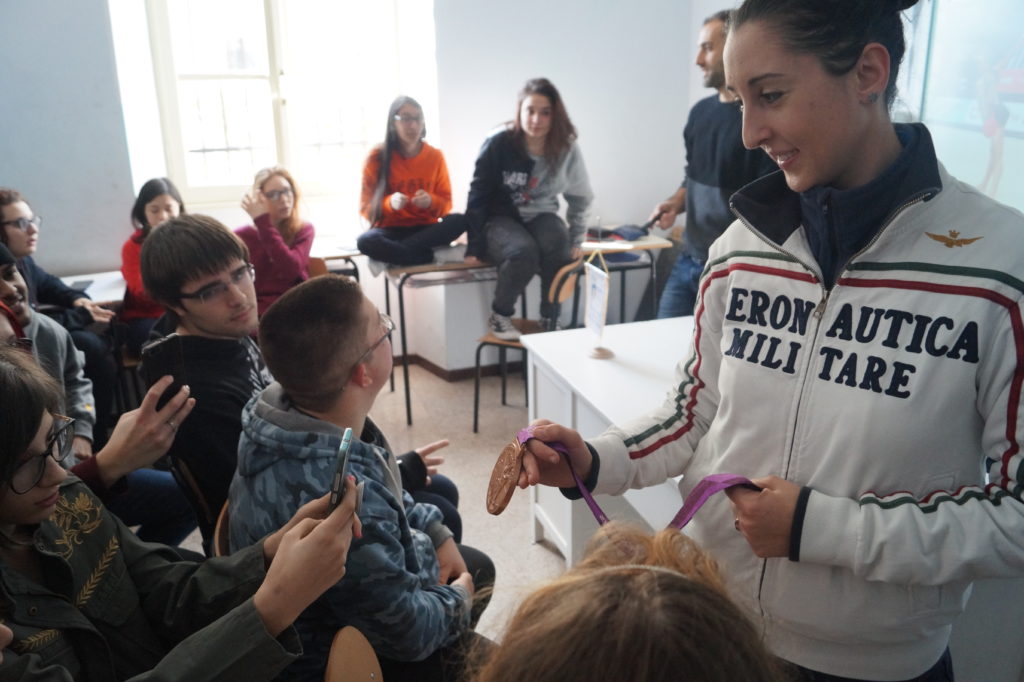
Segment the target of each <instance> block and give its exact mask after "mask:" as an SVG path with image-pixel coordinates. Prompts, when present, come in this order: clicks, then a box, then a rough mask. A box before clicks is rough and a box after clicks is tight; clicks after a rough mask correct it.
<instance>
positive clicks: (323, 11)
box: [147, 0, 437, 229]
mask: <svg viewBox="0 0 1024 682" xmlns="http://www.w3.org/2000/svg"><path fill="white" fill-rule="evenodd" d="M147 13H148V19H149V29H150V42H151V45H152V48H153V57H154V70H155V72H156V85H157V93H158V97H159V102H160V119H161V126H162V129H163V140H164V148H165V155H166V162H167V171H168V175H169V176H170V177H171V179H172V180H174V182H175V183H176V184H178V186H179V188H180V189H181V190H182V192H183V193H184V194H185V195H186V198H187V199H188V200H189V202H190V206H191V205H192V204H198V205H202V204H216V203H220V202H224V203H227V202H232V203H234V202H237V201H238V198H239V196H240V194H241V192H242V191H244V190H245V189H246V188H247V187H248V186H249V185H250V184H251V182H252V178H253V175H254V173H255V172H256V171H257V170H259V169H260V168H263V167H266V166H270V165H274V164H280V165H283V166H285V167H287V168H288V169H289V170H290V171H291V172H292V175H293V176H295V178H296V181H297V182H298V183H299V185H300V186H301V187H302V190H303V192H304V194H305V195H306V197H307V199H313V200H316V199H315V198H316V197H319V198H320V199H321V200H323V201H324V202H329V203H330V204H331V206H332V212H334V211H337V212H340V213H342V214H344V215H342V216H339V219H340V220H343V221H347V222H349V223H354V222H355V221H356V215H357V211H358V195H359V189H360V183H361V177H362V165H363V162H364V160H365V159H366V155H367V154H368V153H369V150H370V149H371V148H372V147H373V145H375V144H378V143H380V142H381V141H382V140H383V138H384V132H385V125H386V118H387V116H386V114H387V108H388V105H389V104H390V102H391V100H392V99H394V97H395V96H397V95H399V94H406V95H410V96H412V97H414V98H416V99H418V100H419V101H420V103H421V104H422V105H423V108H424V114H425V116H426V117H427V121H428V129H429V122H430V121H431V120H434V121H436V111H437V106H436V99H437V74H436V61H435V58H434V26H433V3H432V2H429V1H428V0H373V1H372V2H365V1H353V0H148V4H147ZM434 129H435V130H436V129H437V126H434ZM324 227H327V228H328V229H330V226H329V225H325V226H324ZM318 229H320V225H318Z"/></svg>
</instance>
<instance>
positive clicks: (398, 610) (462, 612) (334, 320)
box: [230, 275, 494, 680]
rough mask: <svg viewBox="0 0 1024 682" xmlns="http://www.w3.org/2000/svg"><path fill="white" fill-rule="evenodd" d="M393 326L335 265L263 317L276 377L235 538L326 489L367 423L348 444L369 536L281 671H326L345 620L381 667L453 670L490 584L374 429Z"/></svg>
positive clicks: (258, 422)
mask: <svg viewBox="0 0 1024 682" xmlns="http://www.w3.org/2000/svg"><path fill="white" fill-rule="evenodd" d="M393 329H394V324H393V323H392V322H391V320H390V319H389V318H388V317H387V316H385V315H382V314H381V313H380V311H379V310H377V308H376V306H374V304H373V303H372V302H371V301H370V300H369V299H368V298H366V297H365V296H364V295H363V293H362V291H361V290H360V288H359V285H358V284H357V283H356V282H354V281H352V280H350V279H348V278H346V277H340V276H335V275H325V276H322V277H316V278H314V279H311V280H309V281H307V282H304V283H302V284H300V285H298V286H297V287H295V288H293V289H291V290H289V291H288V292H286V293H285V294H284V295H283V296H282V297H281V298H279V299H278V300H277V302H275V303H274V304H273V305H272V306H271V307H270V308H269V309H268V310H267V312H266V313H265V314H264V316H263V319H262V320H261V322H260V334H259V336H260V345H261V347H262V349H263V355H264V358H265V359H266V362H267V366H268V367H269V368H270V370H271V372H272V373H273V375H274V377H275V382H274V383H273V384H271V385H270V386H269V387H267V388H266V389H265V390H264V391H262V392H261V393H260V394H259V396H258V397H257V399H256V400H253V401H251V402H250V403H249V404H248V405H246V408H245V412H244V414H243V416H242V438H241V441H240V442H239V446H238V472H237V473H236V474H235V478H234V480H233V481H232V484H231V495H230V537H231V546H232V549H234V548H241V547H244V546H246V545H248V544H250V543H253V542H256V541H257V540H258V539H259V538H261V537H263V536H264V535H266V534H267V533H269V532H272V531H273V530H274V529H276V528H278V527H279V526H280V525H281V524H283V523H284V522H285V521H287V519H288V518H289V517H290V516H291V515H292V513H293V510H295V509H297V508H299V507H300V506H302V505H303V504H304V503H305V502H306V501H307V500H310V499H314V498H316V497H319V496H320V495H322V494H323V492H324V491H326V490H328V489H329V488H330V486H331V480H332V477H333V475H334V472H335V469H336V466H337V454H338V448H339V445H340V443H341V440H342V435H343V433H344V431H345V429H346V428H351V429H352V431H353V432H354V433H361V434H364V435H363V439H360V440H353V442H352V445H351V449H350V450H349V455H348V462H349V471H350V473H351V474H352V475H354V476H355V477H356V481H357V482H362V483H364V484H365V490H364V495H363V499H362V504H361V506H360V512H359V514H360V519H361V520H362V521H363V537H362V539H360V540H358V541H356V542H355V543H353V545H352V549H351V551H350V553H349V560H348V565H347V572H346V574H345V577H344V578H343V579H342V580H341V581H340V582H339V583H338V584H337V586H335V587H334V588H332V589H331V590H329V591H328V593H327V594H326V595H325V596H324V597H322V598H321V599H320V600H318V601H317V602H316V603H315V604H314V605H313V606H312V607H311V608H310V609H308V610H307V611H306V612H305V613H304V614H303V616H302V617H301V618H300V620H299V621H298V622H297V626H296V627H297V629H298V630H299V633H300V635H301V636H302V640H303V650H304V651H305V654H304V656H303V657H302V658H301V659H300V660H299V661H297V662H296V663H295V664H293V666H292V667H290V668H289V669H288V670H286V671H285V673H284V675H283V677H282V678H280V679H312V678H313V677H322V675H323V670H324V665H325V662H326V657H327V652H328V649H329V648H330V644H331V638H332V636H333V633H334V632H335V631H336V630H337V629H338V628H340V627H343V626H345V625H354V626H355V627H357V628H359V630H360V631H361V632H362V633H363V634H364V635H366V637H367V639H369V640H370V643H371V644H373V647H374V649H375V650H376V652H377V654H378V657H379V658H380V660H381V665H382V668H383V672H384V679H387V680H402V679H415V680H431V679H453V678H452V677H451V676H450V674H451V672H452V666H454V665H455V664H456V660H457V650H458V649H459V647H460V646H461V645H464V644H466V641H465V639H466V638H467V637H469V636H470V635H469V633H470V632H471V627H472V619H471V606H472V597H473V594H474V585H475V586H476V588H479V587H481V583H484V584H489V583H492V582H493V578H494V567H493V564H492V563H491V562H490V559H488V558H487V557H486V555H484V554H482V553H481V552H479V551H477V550H474V549H472V548H469V547H466V546H464V545H458V544H457V543H456V542H455V539H454V538H453V537H452V533H451V531H450V530H449V529H448V528H447V527H445V525H444V524H443V522H442V517H441V513H440V511H439V510H438V509H437V508H436V507H434V506H433V505H430V504H422V503H417V502H415V501H414V500H413V499H412V497H411V496H410V495H409V494H408V493H405V492H403V490H402V488H401V486H400V483H399V481H400V474H399V470H398V463H397V461H396V458H395V456H394V454H393V453H392V452H391V451H390V448H389V447H388V444H387V441H386V439H385V438H384V436H383V434H381V433H380V432H379V431H377V433H376V437H374V438H370V439H367V438H366V428H367V426H370V427H372V426H373V425H372V422H370V421H369V419H368V414H369V412H370V410H371V409H372V407H373V404H374V401H375V400H376V397H377V394H378V393H379V392H380V390H381V388H383V387H384V385H385V384H386V383H387V381H388V377H389V376H390V373H391V366H392V350H391V344H390V342H389V337H390V334H391V331H392V330H393ZM314 368H315V369H314ZM480 611H482V606H481V607H478V608H477V609H476V610H474V613H473V615H474V616H479V612H480Z"/></svg>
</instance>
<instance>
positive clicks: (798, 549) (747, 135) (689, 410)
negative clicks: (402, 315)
mask: <svg viewBox="0 0 1024 682" xmlns="http://www.w3.org/2000/svg"><path fill="white" fill-rule="evenodd" d="M914 1H915V0H902V1H901V0H828V1H827V2H826V1H823V0H815V1H814V2H811V1H810V0H802V1H801V0H746V2H744V4H743V5H742V6H741V7H740V9H739V10H737V11H736V13H735V14H734V17H733V21H732V25H731V27H730V35H729V38H728V42H727V44H726V52H725V65H726V79H727V82H728V84H729V86H730V88H731V89H733V90H734V91H735V92H736V94H737V95H738V96H739V98H740V100H741V101H742V103H743V107H744V113H743V138H744V144H745V145H746V146H747V147H748V148H755V147H761V148H763V149H764V150H765V152H766V153H768V154H769V155H770V156H771V157H772V158H774V159H775V160H776V162H777V163H778V164H779V166H780V170H781V172H777V173H774V174H772V175H769V176H767V177H765V178H762V179H760V180H758V181H756V182H754V183H752V184H751V185H748V186H747V187H745V188H744V189H742V190H740V192H738V193H737V194H736V195H734V197H733V200H732V207H733V211H734V213H735V214H736V216H737V218H738V220H737V221H736V222H735V223H734V224H733V225H732V226H731V227H730V228H729V229H728V230H727V232H726V233H725V234H724V235H723V236H722V237H721V238H720V239H719V240H718V241H717V242H716V243H715V244H714V245H713V246H712V249H711V254H710V258H709V261H708V265H707V267H706V269H705V272H704V274H703V276H702V279H701V285H700V291H701V293H700V297H699V299H698V302H697V307H696V309H695V319H694V322H695V325H694V336H693V339H692V342H691V343H690V346H689V351H688V353H686V356H685V357H684V359H683V360H682V362H681V363H680V364H679V367H678V370H677V373H676V381H675V385H674V387H673V389H672V391H671V392H670V394H669V396H668V399H667V400H666V402H665V404H664V405H663V406H662V408H661V409H660V410H658V411H657V412H655V413H654V414H651V415H648V416H647V417H646V418H643V419H641V420H638V421H637V422H635V423H632V424H627V425H623V426H619V427H613V428H611V429H609V430H608V431H607V432H606V433H604V434H603V435H601V436H599V437H597V438H595V439H593V440H592V441H591V442H590V444H589V447H588V446H587V445H586V444H584V442H583V441H582V439H581V438H580V436H579V435H578V434H576V433H575V432H573V431H571V430H569V429H566V428H564V427H561V426H558V425H550V426H547V427H543V428H541V429H539V430H538V431H537V432H536V435H537V437H538V438H540V439H541V440H543V441H554V440H560V441H563V442H564V443H566V444H567V445H568V446H569V448H570V450H571V453H572V454H571V456H572V458H573V461H574V463H575V465H576V467H577V471H582V473H583V475H584V478H585V483H586V485H587V486H588V487H590V488H591V489H593V490H594V491H596V492H601V493H611V494H617V493H621V492H623V491H625V490H627V489H629V488H639V487H644V486H649V485H653V484H656V483H660V482H662V481H664V480H665V479H666V478H667V477H669V476H675V475H678V474H685V476H684V478H683V479H682V483H681V485H680V487H681V490H682V493H683V494H684V495H685V494H686V493H688V492H689V491H690V490H691V489H692V488H693V487H694V485H696V483H697V482H698V481H700V480H701V478H703V477H704V476H706V475H708V474H713V473H725V472H728V473H734V474H742V475H744V476H747V477H749V478H751V479H753V480H754V482H755V483H757V484H758V485H759V486H761V487H762V488H763V490H762V491H761V492H754V491H752V490H746V489H742V488H733V489H731V490H730V491H729V498H731V500H730V499H728V498H726V497H724V496H721V497H719V498H712V499H711V501H710V502H709V503H708V505H707V507H706V508H705V509H703V510H701V511H700V512H699V513H698V514H697V516H696V518H695V519H694V522H693V523H692V524H691V526H690V527H688V528H687V532H690V533H691V534H692V535H693V536H694V537H695V538H696V539H697V540H698V541H699V542H700V543H701V544H702V545H704V546H705V547H706V548H708V549H709V550H711V551H712V553H713V554H714V555H715V557H716V558H717V559H718V560H719V561H720V562H721V563H722V566H723V568H724V569H725V571H726V573H727V574H728V576H729V581H730V586H731V589H732V591H733V594H734V596H735V597H736V599H737V600H738V601H739V602H740V603H742V604H745V605H746V606H747V607H748V608H749V609H750V611H751V612H752V614H753V615H754V617H755V618H760V619H761V620H762V622H763V625H764V630H765V636H766V638H767V640H768V641H769V643H770V644H771V646H772V648H773V650H774V651H775V652H776V653H777V654H778V655H779V656H780V657H782V658H784V659H786V660H787V661H790V662H792V663H794V664H796V666H797V667H798V672H797V675H798V677H797V679H799V680H833V679H836V677H831V676H842V677H841V679H855V680H909V679H914V680H928V681H932V680H952V665H951V662H950V657H949V652H948V648H947V644H948V640H949V633H950V629H951V624H952V622H953V619H954V618H955V616H956V615H957V614H958V613H959V612H960V611H961V610H962V608H963V605H964V603H965V602H966V599H967V597H968V595H969V588H970V584H971V581H972V580H974V579H977V578H982V577H994V576H1017V575H1021V574H1022V573H1024V504H1022V500H1021V494H1022V483H1024V456H1022V454H1021V452H1020V443H1021V442H1022V440H1024V410H1022V407H1021V388H1022V384H1024V304H1022V298H1024V281H1022V280H1024V216H1021V214H1020V213H1019V212H1017V211H1015V210H1013V209H1010V208H1008V207H1006V206H1002V205H1000V204H998V203H996V202H994V201H992V200H990V199H988V198H986V197H985V196H983V195H982V194H980V193H979V192H977V191H976V190H974V189H973V188H971V187H969V186H967V185H965V184H963V183H961V182H958V181H957V180H956V179H954V178H953V177H951V176H950V175H949V174H948V173H946V171H945V169H944V168H943V167H942V166H941V165H940V164H939V163H938V161H937V160H936V158H935V152H934V148H933V147H932V143H931V138H930V135H929V134H928V131H927V129H926V128H925V127H924V126H922V125H898V126H894V125H893V123H892V122H891V121H890V119H889V115H888V106H887V105H888V104H889V103H891V101H892V97H893V95H894V82H895V78H896V71H897V68H898V65H899V61H900V59H901V58H902V55H903V51H904V44H903V35H902V26H901V24H900V17H899V12H900V10H902V9H905V8H906V7H909V6H911V5H913V4H914ZM681 344H682V340H681ZM680 350H681V352H682V351H683V348H682V347H681V349H680ZM529 447H530V448H531V451H532V453H533V454H532V456H531V455H528V456H527V457H526V458H525V459H524V471H523V474H522V475H521V478H520V482H521V484H522V485H524V486H525V485H527V484H536V483H538V482H539V483H545V484H549V485H561V486H570V485H572V479H571V478H569V477H568V475H567V472H566V470H565V469H564V465H563V464H561V462H560V461H559V460H558V457H557V455H556V454H555V453H554V452H553V451H551V450H550V449H549V448H547V447H545V446H544V445H543V444H542V443H541V442H540V441H538V440H532V441H530V446H529ZM566 494H567V495H570V496H571V495H572V492H571V491H567V493H566ZM737 530H738V531H740V532H737Z"/></svg>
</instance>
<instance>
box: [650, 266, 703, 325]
mask: <svg viewBox="0 0 1024 682" xmlns="http://www.w3.org/2000/svg"><path fill="white" fill-rule="evenodd" d="M703 270H704V264H703V263H701V262H700V261H698V260H697V259H696V258H694V257H693V256H691V255H690V254H688V253H686V252H685V251H683V252H681V253H680V254H679V258H678V259H676V264H675V265H674V266H673V267H672V272H670V273H669V276H668V281H666V282H665V289H664V291H662V292H661V301H660V302H659V303H658V319H659V320H660V319H663V318H666V317H680V316H682V315H693V306H694V304H695V303H696V302H697V282H698V280H700V273H701V272H703Z"/></svg>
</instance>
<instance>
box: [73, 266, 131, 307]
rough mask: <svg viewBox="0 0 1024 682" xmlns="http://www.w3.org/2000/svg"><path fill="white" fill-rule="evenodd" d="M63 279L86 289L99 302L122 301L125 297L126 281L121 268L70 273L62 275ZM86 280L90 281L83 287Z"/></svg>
mask: <svg viewBox="0 0 1024 682" xmlns="http://www.w3.org/2000/svg"><path fill="white" fill-rule="evenodd" d="M61 280H62V281H63V282H64V283H65V284H67V285H68V286H69V287H73V288H75V289H78V290H79V291H83V290H84V291H85V293H87V294H89V298H91V299H92V300H94V301H97V302H99V303H107V302H115V301H116V302H120V301H121V300H122V299H123V298H124V290H125V282H124V277H122V276H121V271H120V270H110V271H109V272H91V273H88V274H85V275H69V276H68V277H61ZM84 282H88V283H89V285H88V286H86V287H84V288H83V286H82V283H84Z"/></svg>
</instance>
